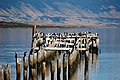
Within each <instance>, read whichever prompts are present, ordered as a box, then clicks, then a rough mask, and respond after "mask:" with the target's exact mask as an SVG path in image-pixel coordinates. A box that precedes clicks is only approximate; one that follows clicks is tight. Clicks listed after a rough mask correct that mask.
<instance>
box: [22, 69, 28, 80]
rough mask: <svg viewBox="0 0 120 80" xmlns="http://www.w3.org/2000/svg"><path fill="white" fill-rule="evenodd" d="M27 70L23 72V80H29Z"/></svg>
mask: <svg viewBox="0 0 120 80" xmlns="http://www.w3.org/2000/svg"><path fill="white" fill-rule="evenodd" d="M27 72H28V71H27V70H24V71H23V80H27Z"/></svg>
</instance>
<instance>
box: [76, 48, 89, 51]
mask: <svg viewBox="0 0 120 80" xmlns="http://www.w3.org/2000/svg"><path fill="white" fill-rule="evenodd" d="M77 50H83V51H84V50H87V48H77Z"/></svg>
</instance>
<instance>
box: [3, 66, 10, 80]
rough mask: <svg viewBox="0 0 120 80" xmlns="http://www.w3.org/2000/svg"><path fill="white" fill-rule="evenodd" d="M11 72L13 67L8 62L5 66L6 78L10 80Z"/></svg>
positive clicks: (5, 79)
mask: <svg viewBox="0 0 120 80" xmlns="http://www.w3.org/2000/svg"><path fill="white" fill-rule="evenodd" d="M10 72H11V67H10V65H8V64H6V65H5V66H4V80H10Z"/></svg>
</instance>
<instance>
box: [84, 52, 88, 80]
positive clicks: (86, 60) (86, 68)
mask: <svg viewBox="0 0 120 80" xmlns="http://www.w3.org/2000/svg"><path fill="white" fill-rule="evenodd" d="M87 55H88V54H87V53H85V70H84V80H88V56H87Z"/></svg>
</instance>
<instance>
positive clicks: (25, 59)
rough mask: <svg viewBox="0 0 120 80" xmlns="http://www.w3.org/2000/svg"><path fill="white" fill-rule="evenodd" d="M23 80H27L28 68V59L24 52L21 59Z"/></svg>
mask: <svg viewBox="0 0 120 80" xmlns="http://www.w3.org/2000/svg"><path fill="white" fill-rule="evenodd" d="M23 66H24V68H23V80H27V72H28V70H27V68H28V57H27V56H26V52H24V57H23Z"/></svg>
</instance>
